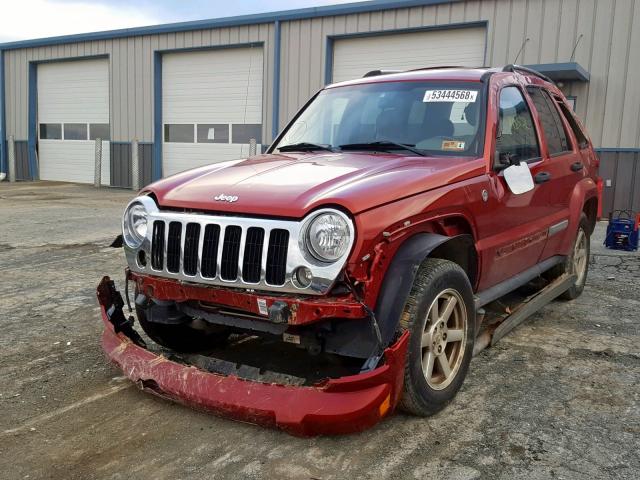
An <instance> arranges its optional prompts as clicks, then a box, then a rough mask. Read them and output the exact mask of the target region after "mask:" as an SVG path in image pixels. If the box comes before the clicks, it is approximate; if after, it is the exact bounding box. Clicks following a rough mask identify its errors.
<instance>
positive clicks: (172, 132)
mask: <svg viewBox="0 0 640 480" xmlns="http://www.w3.org/2000/svg"><path fill="white" fill-rule="evenodd" d="M164 141H165V142H168V143H193V123H171V124H169V123H168V124H166V125H165V126H164Z"/></svg>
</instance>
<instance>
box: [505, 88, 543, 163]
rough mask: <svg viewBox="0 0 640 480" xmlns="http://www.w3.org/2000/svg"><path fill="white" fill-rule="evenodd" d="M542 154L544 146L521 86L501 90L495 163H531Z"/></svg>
mask: <svg viewBox="0 0 640 480" xmlns="http://www.w3.org/2000/svg"><path fill="white" fill-rule="evenodd" d="M539 157H540V147H539V145H538V137H537V135H536V129H535V127H534V125H533V118H532V117H531V111H530V110H529V107H528V105H527V102H526V101H525V100H524V97H523V96H522V93H521V92H520V90H519V89H518V88H517V87H506V88H503V89H502V91H501V92H500V111H499V125H498V135H497V138H496V157H495V166H496V167H504V166H508V165H510V164H511V163H512V162H521V161H523V162H527V161H529V160H532V159H535V158H539Z"/></svg>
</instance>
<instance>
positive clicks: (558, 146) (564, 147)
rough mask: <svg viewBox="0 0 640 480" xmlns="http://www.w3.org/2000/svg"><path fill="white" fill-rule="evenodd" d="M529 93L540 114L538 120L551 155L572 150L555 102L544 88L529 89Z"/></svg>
mask: <svg viewBox="0 0 640 480" xmlns="http://www.w3.org/2000/svg"><path fill="white" fill-rule="evenodd" d="M527 91H528V92H529V96H530V97H531V100H532V101H533V104H534V106H535V108H536V111H537V112H538V118H539V119H540V124H541V125H542V130H543V132H544V137H545V138H546V140H547V146H548V147H549V155H551V156H553V155H560V154H562V153H564V152H566V151H568V150H570V149H571V148H570V146H569V141H568V139H567V133H566V132H565V130H564V125H563V123H562V120H561V118H560V114H559V113H558V109H557V108H556V107H555V105H554V103H555V102H554V101H553V100H552V99H551V97H550V96H549V94H548V93H547V92H546V91H545V90H543V89H542V88H538V87H529V88H527Z"/></svg>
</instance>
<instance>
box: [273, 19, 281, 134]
mask: <svg viewBox="0 0 640 480" xmlns="http://www.w3.org/2000/svg"><path fill="white" fill-rule="evenodd" d="M273 35H274V37H275V41H274V47H273V49H274V50H273V105H272V112H271V113H272V117H271V140H272V141H273V140H275V139H276V137H277V136H278V131H279V130H280V125H279V124H280V49H281V43H282V32H281V29H280V20H276V21H275V22H274V32H273Z"/></svg>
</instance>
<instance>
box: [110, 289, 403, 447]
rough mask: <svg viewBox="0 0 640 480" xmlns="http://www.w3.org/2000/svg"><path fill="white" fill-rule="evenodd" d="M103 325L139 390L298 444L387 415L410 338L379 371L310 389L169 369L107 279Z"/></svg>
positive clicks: (113, 354)
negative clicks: (272, 430) (278, 432)
mask: <svg viewBox="0 0 640 480" xmlns="http://www.w3.org/2000/svg"><path fill="white" fill-rule="evenodd" d="M98 300H99V303H100V309H101V312H102V321H103V322H104V333H103V335H102V347H103V349H104V351H105V353H106V354H107V356H108V357H109V359H110V360H111V361H112V362H114V363H115V364H116V365H118V367H119V368H120V369H121V370H122V371H123V372H124V374H125V375H126V376H127V377H129V379H131V380H132V381H134V382H136V384H137V385H138V386H139V387H140V388H141V389H143V390H147V391H150V392H151V393H154V394H156V395H159V396H161V397H164V398H168V399H171V400H174V401H177V402H180V403H183V404H185V405H189V406H191V407H194V408H197V409H202V410H206V411H209V412H212V413H214V414H217V415H221V416H225V417H229V418H233V419H236V420H241V421H244V422H249V423H255V424H259V425H263V426H269V427H277V428H280V429H282V430H284V431H286V432H288V433H291V434H294V435H299V436H312V435H334V434H345V433H352V432H357V431H361V430H364V429H366V428H369V427H371V426H373V425H375V424H376V423H377V422H378V421H380V419H382V418H383V417H385V416H386V415H388V414H389V413H391V412H392V411H393V410H394V409H395V407H396V405H397V403H398V400H399V396H400V393H401V391H402V382H403V378H404V359H405V353H406V349H407V343H408V334H406V333H405V334H404V335H402V336H401V337H400V338H399V340H398V341H397V342H396V343H395V344H393V345H392V346H390V347H389V348H387V349H386V350H385V351H384V364H382V365H380V366H378V367H377V368H375V369H374V370H371V371H369V372H366V373H361V374H358V375H351V376H346V377H341V378H336V379H329V380H325V381H323V382H321V383H319V384H316V385H313V386H291V385H283V384H280V383H263V382H256V381H251V380H247V379H243V378H239V377H237V376H234V375H222V374H218V373H211V372H209V371H205V370H202V369H200V368H197V367H195V366H193V365H185V364H182V363H178V362H174V361H172V360H170V359H168V358H166V357H165V356H163V355H161V354H158V353H154V352H152V351H150V350H149V349H147V348H146V346H145V344H144V341H142V339H141V338H140V337H139V336H138V335H137V333H135V330H134V329H133V326H132V321H130V320H129V319H126V318H125V316H124V314H123V312H122V306H123V305H122V303H123V302H122V297H121V296H120V294H119V293H118V292H117V291H116V290H115V287H114V286H113V282H112V281H111V280H110V279H109V277H105V278H103V280H102V282H101V283H100V285H99V286H98Z"/></svg>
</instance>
